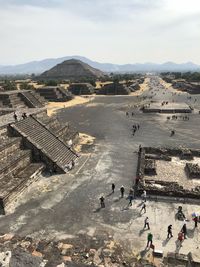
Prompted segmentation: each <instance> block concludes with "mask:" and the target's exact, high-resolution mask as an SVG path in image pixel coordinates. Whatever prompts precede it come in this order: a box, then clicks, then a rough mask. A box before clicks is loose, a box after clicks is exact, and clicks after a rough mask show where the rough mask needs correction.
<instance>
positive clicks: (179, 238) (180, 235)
mask: <svg viewBox="0 0 200 267" xmlns="http://www.w3.org/2000/svg"><path fill="white" fill-rule="evenodd" d="M178 241H179V242H180V247H182V242H183V233H182V232H179V233H178Z"/></svg>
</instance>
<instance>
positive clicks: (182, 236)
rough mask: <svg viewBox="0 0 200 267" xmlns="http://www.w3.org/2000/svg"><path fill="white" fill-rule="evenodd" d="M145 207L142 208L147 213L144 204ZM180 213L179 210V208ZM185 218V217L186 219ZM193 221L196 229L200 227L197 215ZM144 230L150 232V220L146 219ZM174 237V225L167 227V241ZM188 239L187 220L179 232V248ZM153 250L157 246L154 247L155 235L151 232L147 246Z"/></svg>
mask: <svg viewBox="0 0 200 267" xmlns="http://www.w3.org/2000/svg"><path fill="white" fill-rule="evenodd" d="M143 205H144V206H143V207H142V209H145V212H146V204H145V203H144V204H143ZM178 212H179V208H178ZM184 218H185V217H184ZM193 221H194V227H195V228H196V227H197V226H198V222H199V218H198V216H197V215H195V216H194V218H193ZM143 229H144V230H145V229H147V230H150V223H149V218H148V217H146V218H145V220H144V228H143ZM172 237H173V233H172V224H170V225H169V226H168V227H167V239H170V238H172ZM185 239H187V225H186V220H185V219H184V223H183V226H182V228H181V230H180V231H179V232H178V238H177V240H178V241H179V245H178V246H180V247H181V246H182V242H183V240H185ZM148 247H150V248H152V249H154V248H155V246H154V245H153V234H152V233H151V232H149V233H148V235H147V245H146V248H148Z"/></svg>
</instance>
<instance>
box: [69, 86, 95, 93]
mask: <svg viewBox="0 0 200 267" xmlns="http://www.w3.org/2000/svg"><path fill="white" fill-rule="evenodd" d="M68 91H70V92H71V93H72V94H73V95H92V94H94V92H95V88H94V86H92V85H91V84H90V83H72V84H70V86H69V88H68Z"/></svg>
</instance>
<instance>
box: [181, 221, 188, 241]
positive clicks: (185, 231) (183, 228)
mask: <svg viewBox="0 0 200 267" xmlns="http://www.w3.org/2000/svg"><path fill="white" fill-rule="evenodd" d="M181 232H182V233H183V235H184V239H187V237H186V235H187V227H186V223H184V225H183V227H182V230H181Z"/></svg>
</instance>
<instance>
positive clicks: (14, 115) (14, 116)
mask: <svg viewBox="0 0 200 267" xmlns="http://www.w3.org/2000/svg"><path fill="white" fill-rule="evenodd" d="M13 118H14V120H15V121H17V114H16V113H15V112H14V114H13Z"/></svg>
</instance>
